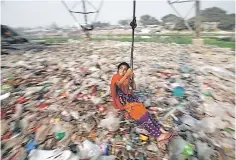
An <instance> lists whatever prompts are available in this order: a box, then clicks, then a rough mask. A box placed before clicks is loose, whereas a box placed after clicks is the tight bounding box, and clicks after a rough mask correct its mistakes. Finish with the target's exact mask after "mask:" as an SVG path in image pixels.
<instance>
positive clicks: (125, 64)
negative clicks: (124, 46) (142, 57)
mask: <svg viewBox="0 0 236 160" xmlns="http://www.w3.org/2000/svg"><path fill="white" fill-rule="evenodd" d="M122 65H124V66H126V67H127V68H128V69H129V68H130V66H129V64H128V63H126V62H122V63H120V64H119V65H118V68H117V69H118V70H119V69H120V67H121V66H122Z"/></svg>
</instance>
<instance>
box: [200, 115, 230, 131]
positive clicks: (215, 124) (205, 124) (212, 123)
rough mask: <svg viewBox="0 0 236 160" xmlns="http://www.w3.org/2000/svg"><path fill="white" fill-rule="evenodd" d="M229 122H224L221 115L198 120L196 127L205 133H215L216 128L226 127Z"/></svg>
mask: <svg viewBox="0 0 236 160" xmlns="http://www.w3.org/2000/svg"><path fill="white" fill-rule="evenodd" d="M226 125H227V123H226V122H223V121H222V120H221V119H220V118H219V117H206V118H203V119H201V120H200V121H198V122H197V126H198V127H196V129H198V130H202V131H203V132H205V133H214V132H215V131H216V129H224V128H225V127H226Z"/></svg>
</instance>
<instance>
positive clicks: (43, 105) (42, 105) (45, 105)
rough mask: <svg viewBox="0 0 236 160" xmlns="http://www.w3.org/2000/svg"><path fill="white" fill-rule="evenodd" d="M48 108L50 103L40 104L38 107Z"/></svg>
mask: <svg viewBox="0 0 236 160" xmlns="http://www.w3.org/2000/svg"><path fill="white" fill-rule="evenodd" d="M47 106H48V103H44V102H43V103H40V104H39V105H38V108H39V109H44V108H46V107H47Z"/></svg>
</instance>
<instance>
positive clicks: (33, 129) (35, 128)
mask: <svg viewBox="0 0 236 160" xmlns="http://www.w3.org/2000/svg"><path fill="white" fill-rule="evenodd" d="M39 127H40V124H37V125H36V126H35V127H34V128H32V129H31V130H30V133H35V132H36V131H37V129H39Z"/></svg>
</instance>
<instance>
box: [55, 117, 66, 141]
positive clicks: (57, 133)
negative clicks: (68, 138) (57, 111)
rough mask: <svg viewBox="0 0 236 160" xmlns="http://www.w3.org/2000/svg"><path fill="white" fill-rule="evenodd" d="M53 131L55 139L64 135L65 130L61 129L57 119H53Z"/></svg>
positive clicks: (59, 138)
mask: <svg viewBox="0 0 236 160" xmlns="http://www.w3.org/2000/svg"><path fill="white" fill-rule="evenodd" d="M53 131H54V133H55V137H56V139H58V140H61V139H62V138H63V137H65V134H66V131H65V129H63V127H62V126H61V124H60V121H59V120H58V119H56V120H55V126H54V128H53Z"/></svg>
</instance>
